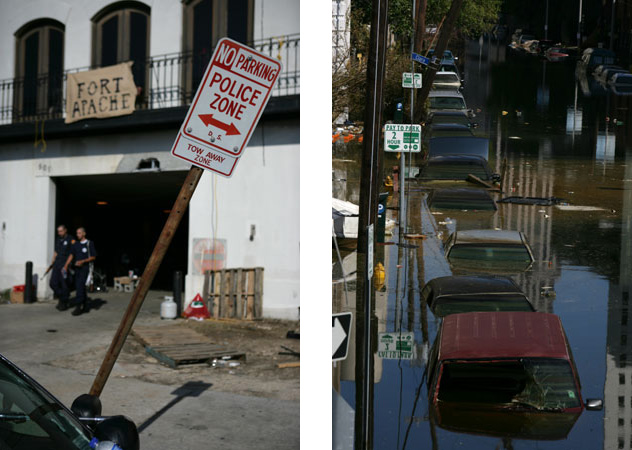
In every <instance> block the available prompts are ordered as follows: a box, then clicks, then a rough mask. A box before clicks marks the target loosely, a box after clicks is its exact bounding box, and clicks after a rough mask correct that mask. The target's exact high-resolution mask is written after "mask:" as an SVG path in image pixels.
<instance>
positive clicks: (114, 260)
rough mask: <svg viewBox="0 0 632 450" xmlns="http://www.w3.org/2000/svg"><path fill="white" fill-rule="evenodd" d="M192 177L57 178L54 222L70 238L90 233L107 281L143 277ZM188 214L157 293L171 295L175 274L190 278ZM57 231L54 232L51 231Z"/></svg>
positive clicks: (170, 174)
mask: <svg viewBox="0 0 632 450" xmlns="http://www.w3.org/2000/svg"><path fill="white" fill-rule="evenodd" d="M186 175H187V172H151V173H142V172H139V173H131V174H113V175H85V176H83V175H82V176H69V177H57V178H53V180H54V182H55V184H56V186H57V202H56V206H57V207H56V215H55V223H56V224H60V223H63V224H65V225H66V226H67V227H68V231H69V233H70V234H71V235H73V236H75V231H76V229H77V228H78V227H80V226H83V227H84V228H85V229H86V232H87V235H88V239H90V240H92V241H93V242H94V245H95V247H96V250H97V253H98V257H97V260H96V261H95V268H96V269H98V270H99V271H100V272H102V273H104V274H105V275H106V277H107V282H108V286H112V285H113V278H114V277H118V276H124V275H127V274H128V272H129V271H130V270H133V271H134V273H135V274H138V275H139V276H140V275H141V274H142V271H143V270H144V268H145V265H146V263H147V261H148V260H149V256H150V255H151V252H152V250H153V248H154V245H155V244H156V241H157V240H158V236H159V235H160V232H161V231H162V228H163V226H164V224H165V221H166V220H167V217H168V215H169V212H170V210H171V207H172V206H173V203H174V201H175V199H176V197H177V195H178V192H179V191H180V188H181V187H182V184H183V182H184V179H185V178H186ZM188 230H189V215H188V214H184V216H183V218H182V221H181V222H180V226H179V227H178V230H177V232H176V234H175V235H174V237H173V240H172V241H171V245H170V247H169V250H168V251H167V253H166V255H165V258H164V260H163V262H162V264H161V266H160V268H159V270H158V272H157V274H156V277H155V278H154V281H153V283H152V285H151V288H152V289H165V290H171V289H172V288H173V272H174V271H176V270H179V271H182V272H183V273H186V270H187V247H188V234H189V232H188ZM51 231H53V230H51Z"/></svg>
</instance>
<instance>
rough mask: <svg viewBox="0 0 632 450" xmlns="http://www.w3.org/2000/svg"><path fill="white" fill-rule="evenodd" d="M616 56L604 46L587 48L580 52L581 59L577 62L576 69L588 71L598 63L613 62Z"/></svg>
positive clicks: (609, 63) (610, 63)
mask: <svg viewBox="0 0 632 450" xmlns="http://www.w3.org/2000/svg"><path fill="white" fill-rule="evenodd" d="M616 58H617V57H616V55H615V54H614V52H613V51H611V50H607V49H605V48H587V49H586V50H584V52H583V53H582V57H581V59H580V60H579V61H578V62H577V69H578V70H583V71H588V72H589V73H590V72H592V71H593V70H594V69H595V67H597V66H599V65H602V64H607V65H612V64H615V62H616Z"/></svg>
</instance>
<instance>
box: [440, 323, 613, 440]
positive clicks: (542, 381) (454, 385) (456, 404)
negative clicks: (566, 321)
mask: <svg viewBox="0 0 632 450" xmlns="http://www.w3.org/2000/svg"><path fill="white" fill-rule="evenodd" d="M428 389H429V392H428V401H429V403H430V410H431V416H432V418H433V420H434V421H435V423H437V424H438V425H439V426H441V427H444V428H447V429H452V430H455V431H459V432H469V433H475V434H485V435H496V436H507V437H518V438H523V439H561V438H563V437H564V436H565V435H566V434H568V432H569V431H570V429H571V428H572V426H573V424H574V423H575V421H576V420H577V419H578V418H579V416H580V415H581V413H582V412H583V410H584V408H586V409H588V410H600V409H601V408H602V401H601V400H595V399H593V400H587V401H586V403H585V404H584V402H583V400H582V396H581V386H580V382H579V374H578V373H577V368H576V366H575V361H574V360H573V355H572V353H571V349H570V345H569V342H568V340H567V338H566V334H565V333H564V329H563V327H562V322H561V321H560V318H559V317H558V316H556V315H555V314H547V313H539V312H508V311H503V312H469V313H462V314H452V315H449V316H447V317H445V318H444V319H443V321H442V323H441V325H440V328H439V331H438V334H437V338H436V339H435V342H434V344H433V347H432V350H431V352H430V357H429V365H428ZM562 417H566V418H567V419H563V418H562Z"/></svg>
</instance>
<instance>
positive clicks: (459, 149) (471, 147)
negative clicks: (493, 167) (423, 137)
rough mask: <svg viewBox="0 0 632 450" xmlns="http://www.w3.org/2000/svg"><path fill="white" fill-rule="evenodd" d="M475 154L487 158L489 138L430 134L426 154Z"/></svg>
mask: <svg viewBox="0 0 632 450" xmlns="http://www.w3.org/2000/svg"><path fill="white" fill-rule="evenodd" d="M443 155H476V156H480V157H481V158H485V159H489V139H487V138H485V137H477V136H434V135H433V136H432V137H431V138H430V140H429V143H428V156H443Z"/></svg>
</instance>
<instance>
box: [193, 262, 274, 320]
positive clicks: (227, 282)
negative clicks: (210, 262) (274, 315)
mask: <svg viewBox="0 0 632 450" xmlns="http://www.w3.org/2000/svg"><path fill="white" fill-rule="evenodd" d="M203 295H204V298H205V299H206V300H207V301H208V309H209V312H210V313H211V317H213V318H216V319H220V318H221V319H224V318H232V319H239V320H241V319H247V320H253V319H259V318H261V317H262V315H263V314H262V312H263V267H255V268H252V269H243V268H240V269H223V270H209V271H207V272H206V273H205V274H204V288H203Z"/></svg>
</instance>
